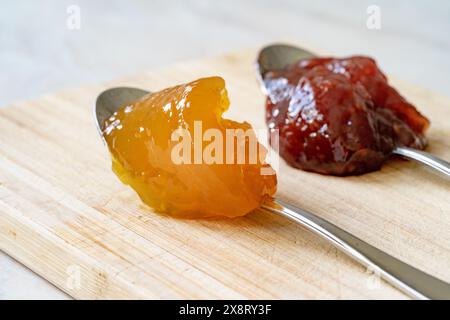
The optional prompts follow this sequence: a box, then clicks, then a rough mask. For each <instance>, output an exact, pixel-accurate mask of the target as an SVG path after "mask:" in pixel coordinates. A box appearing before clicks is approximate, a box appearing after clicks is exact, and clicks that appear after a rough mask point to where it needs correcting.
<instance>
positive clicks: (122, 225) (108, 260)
mask: <svg viewBox="0 0 450 320" xmlns="http://www.w3.org/2000/svg"><path fill="white" fill-rule="evenodd" d="M254 56H255V51H253V50H247V51H243V52H240V53H236V54H229V55H226V56H223V57H220V58H216V59H211V60H203V61H196V62H191V63H185V64H178V65H176V66H174V67H171V68H168V69H163V70H160V71H157V72H150V73H146V74H142V75H141V76H139V77H133V78H129V79H125V80H123V81H115V82H114V83H107V84H105V85H102V86H91V87H85V88H81V89H76V90H69V91H64V92H61V93H58V94H51V95H47V96H44V97H42V98H40V99H38V100H35V101H31V102H24V103H20V104H17V105H14V107H13V108H6V109H3V110H0V250H3V251H5V252H6V253H8V254H9V255H11V256H12V257H14V258H15V259H17V260H19V261H20V262H22V263H23V264H25V265H26V266H28V267H29V268H31V269H32V270H33V271H35V272H37V273H38V274H40V275H42V276H43V277H44V278H46V279H47V280H49V281H50V282H52V283H53V284H55V285H56V286H58V287H59V288H61V289H62V290H64V291H65V292H67V293H68V294H70V295H71V296H73V297H75V298H404V297H405V296H404V295H403V294H401V293H400V292H398V291H397V290H396V289H393V288H392V287H390V286H389V285H387V284H386V283H384V282H382V281H381V282H380V281H378V280H377V277H376V276H374V275H372V274H371V272H370V270H369V271H368V270H365V269H364V268H362V267H361V266H359V265H358V264H356V263H354V262H353V261H352V260H350V259H349V258H347V257H346V256H344V255H343V254H341V253H340V252H338V251H337V250H336V249H334V248H333V247H331V246H330V245H328V244H327V243H325V242H323V241H321V240H318V239H317V238H316V237H315V236H314V235H312V234H310V233H308V232H306V231H304V230H303V229H302V228H300V227H298V226H296V225H295V224H293V223H291V222H289V221H286V220H284V219H282V218H279V217H275V216H271V215H269V214H267V213H263V212H259V211H257V212H254V213H252V214H250V215H249V216H247V217H245V218H241V219H235V220H200V221H193V220H177V219H173V218H170V217H166V216H161V215H157V214H154V213H152V212H151V210H150V209H149V208H147V207H145V206H143V205H142V204H141V203H140V201H139V199H138V198H137V196H136V195H135V194H134V192H133V191H132V190H131V189H130V188H128V187H126V186H123V185H122V184H121V183H120V182H119V181H118V180H117V178H116V177H115V176H114V174H113V173H112V172H111V170H110V161H109V158H108V154H107V152H106V150H105V148H104V147H103V145H102V144H101V141H100V139H99V137H98V134H97V132H96V129H95V126H94V122H93V118H92V104H93V102H94V100H95V97H96V95H97V94H98V93H99V92H100V91H101V90H102V89H105V88H107V87H110V86H113V85H132V86H138V87H142V88H146V89H149V90H157V89H161V88H164V87H166V86H171V85H174V84H176V83H180V82H185V81H189V80H192V79H195V78H198V77H201V76H207V75H221V76H223V77H224V78H225V80H226V81H227V87H228V89H229V92H230V98H231V110H230V112H228V116H229V117H232V118H235V119H238V120H244V119H245V120H247V121H249V122H251V123H252V124H253V125H254V127H255V128H256V129H258V128H263V127H264V119H263V114H264V113H263V96H262V95H261V94H260V93H259V90H258V86H257V84H256V81H255V79H254V74H253V68H252V61H253V59H254ZM393 83H394V84H395V85H396V86H397V87H398V88H399V90H400V91H401V92H402V93H403V94H404V95H405V96H407V97H408V99H410V100H411V101H412V102H414V103H415V104H417V105H418V106H419V108H420V110H422V111H423V112H424V113H425V114H426V115H427V116H428V117H429V118H430V119H431V122H432V126H431V129H430V130H429V133H428V136H429V138H430V148H429V151H430V152H433V153H435V154H437V155H440V156H442V157H444V158H447V159H449V158H450V141H449V139H448V137H449V136H450V126H449V123H448V119H449V117H450V100H449V99H448V98H445V97H442V96H439V95H436V94H432V93H431V92H429V91H426V90H423V89H420V88H417V87H413V86H410V85H407V84H405V83H402V82H398V81H393ZM278 176H279V191H278V196H279V197H280V198H283V199H285V200H288V201H290V202H291V203H293V204H295V205H297V206H301V207H303V208H305V209H308V210H310V211H313V212H315V213H317V214H318V215H320V216H322V217H324V218H327V219H329V220H330V221H332V222H334V223H335V224H337V225H338V226H340V227H342V228H344V229H346V230H348V231H349V232H351V233H353V234H355V235H357V236H358V237H360V238H362V239H364V240H366V241H368V242H369V243H371V244H373V245H376V246H377V247H379V248H381V249H383V250H385V251H387V252H389V253H390V254H393V255H394V256H396V257H398V258H400V259H402V260H404V261H405V262H408V263H411V264H413V265H414V266H416V267H419V268H421V269H423V270H425V271H427V272H429V273H431V274H433V275H436V276H438V277H440V278H442V279H444V280H447V281H450V269H449V268H448V266H449V265H450V234H449V232H448V230H449V229H450V203H449V194H450V193H449V191H450V187H449V186H450V184H449V181H448V180H445V179H442V178H441V177H440V176H437V175H435V174H434V173H433V172H430V171H429V170H427V169H426V168H424V167H422V166H420V165H417V164H415V163H412V162H406V161H402V160H392V161H389V162H388V163H387V164H386V165H385V166H384V167H383V169H382V170H381V171H379V172H375V173H372V174H368V175H365V176H361V177H352V178H335V177H326V176H321V175H317V174H312V173H306V172H302V171H299V170H295V169H291V168H289V167H287V166H286V165H284V164H283V163H282V164H281V167H280V170H279V173H278ZM74 270H79V271H80V276H81V277H80V286H79V287H77V286H75V287H73V286H70V284H71V283H72V280H73V275H74V273H73V271H74Z"/></svg>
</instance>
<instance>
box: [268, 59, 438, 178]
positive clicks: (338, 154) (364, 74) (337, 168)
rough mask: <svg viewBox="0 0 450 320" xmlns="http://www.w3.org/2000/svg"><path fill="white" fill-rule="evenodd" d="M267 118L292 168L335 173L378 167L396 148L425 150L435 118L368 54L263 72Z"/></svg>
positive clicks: (320, 60) (270, 128) (307, 61)
mask: <svg viewBox="0 0 450 320" xmlns="http://www.w3.org/2000/svg"><path fill="white" fill-rule="evenodd" d="M264 81H265V84H266V88H267V91H268V97H267V104H266V106H267V109H266V121H267V125H268V127H269V130H276V129H278V130H279V134H280V141H279V149H280V150H279V151H280V155H281V156H282V157H283V158H284V159H285V160H286V161H287V162H288V163H289V164H290V165H292V166H294V167H297V168H301V169H304V170H308V171H315V172H319V173H323V174H332V175H352V174H362V173H365V172H370V171H374V170H377V169H379V168H380V166H381V165H382V163H383V161H385V160H386V159H387V158H388V157H389V155H390V154H391V153H392V151H393V149H394V148H395V147H396V146H408V147H413V148H418V149H423V148H424V147H425V146H426V138H425V136H424V131H425V129H426V128H427V127H428V125H429V121H428V120H427V119H426V118H425V117H424V116H423V115H421V114H420V113H419V112H418V111H417V110H416V108H415V107H414V106H413V105H412V104H410V103H409V102H407V101H406V100H405V99H404V98H403V97H402V96H401V95H400V94H399V93H398V92H397V91H396V90H395V89H394V88H392V87H391V86H390V85H389V84H388V82H387V79H386V76H385V75H384V74H383V73H382V72H381V71H380V69H378V66H377V64H376V63H375V61H374V60H373V59H371V58H368V57H359V56H356V57H350V58H344V59H333V58H316V59H307V60H301V61H299V62H298V63H296V64H294V65H292V66H291V67H290V68H288V69H286V70H283V71H276V72H269V73H267V74H266V75H265V76H264Z"/></svg>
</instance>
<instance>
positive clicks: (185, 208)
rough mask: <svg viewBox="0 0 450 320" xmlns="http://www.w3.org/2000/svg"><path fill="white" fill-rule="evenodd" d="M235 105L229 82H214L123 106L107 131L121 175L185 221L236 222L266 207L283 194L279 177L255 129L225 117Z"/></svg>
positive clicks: (150, 201) (202, 82)
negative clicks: (220, 219)
mask: <svg viewBox="0 0 450 320" xmlns="http://www.w3.org/2000/svg"><path fill="white" fill-rule="evenodd" d="M228 106H229V101H228V96H227V91H226V89H225V82H224V80H223V79H222V78H220V77H211V78H204V79H199V80H197V81H194V82H191V83H188V84H184V85H179V86H176V87H173V88H168V89H165V90H162V91H160V92H156V93H150V94H148V95H146V96H144V97H142V98H141V99H140V100H139V101H136V102H135V103H132V104H130V105H127V106H124V107H122V108H121V109H120V110H119V111H117V112H116V113H114V114H113V115H112V116H111V117H110V118H109V119H108V120H107V121H106V123H105V130H104V137H105V140H106V142H107V144H108V147H109V150H110V152H111V155H112V161H113V170H114V172H115V173H116V174H117V176H118V177H119V178H120V180H121V181H122V182H123V183H125V184H128V185H130V186H131V187H132V188H133V189H134V190H135V191H136V192H137V193H138V195H139V196H140V198H141V199H142V201H143V202H145V203H146V204H148V205H149V206H151V207H153V208H155V209H156V210H157V211H160V212H165V213H168V214H171V215H174V216H177V217H185V218H201V217H213V216H226V217H236V216H242V215H245V214H247V213H249V212H250V211H252V210H254V209H256V208H258V207H259V206H260V205H261V204H262V202H263V201H265V200H267V199H269V198H270V197H271V196H272V195H273V194H274V193H275V190H276V184H277V181H276V175H275V173H274V171H273V170H271V167H270V165H269V164H267V163H266V162H265V161H264V155H265V153H266V151H267V150H266V149H264V147H263V146H262V145H260V144H259V143H258V142H257V140H256V135H255V133H254V131H253V130H252V128H251V126H250V125H249V124H248V123H245V122H244V123H239V122H235V121H232V120H228V119H223V118H222V114H223V112H225V111H226V110H227V109H228ZM230 132H231V134H230ZM234 132H240V133H242V132H245V133H247V135H246V136H245V137H244V138H243V139H240V136H239V134H236V135H234V134H233V133H234ZM227 138H228V140H227ZM252 139H253V140H254V141H255V146H256V147H257V150H258V156H257V157H256V156H254V155H252V154H251V152H254V148H251V147H250V140H252ZM239 151H241V153H242V154H241V155H242V157H240V153H239ZM249 159H253V161H250V160H249Z"/></svg>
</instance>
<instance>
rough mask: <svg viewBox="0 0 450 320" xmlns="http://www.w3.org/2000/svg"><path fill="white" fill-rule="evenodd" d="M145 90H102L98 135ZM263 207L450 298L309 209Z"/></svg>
mask: <svg viewBox="0 0 450 320" xmlns="http://www.w3.org/2000/svg"><path fill="white" fill-rule="evenodd" d="M147 93H148V92H147V91H144V90H141V89H136V88H125V87H123V88H113V89H108V90H106V91H104V92H102V93H101V94H100V95H99V96H98V98H97V101H96V104H95V108H94V116H95V119H96V124H97V128H98V131H99V133H100V135H101V137H102V138H103V125H104V123H105V120H106V119H108V118H109V117H110V116H111V115H112V114H113V113H114V112H115V111H117V110H118V109H119V108H120V107H122V106H126V105H127V104H129V103H132V102H134V101H137V100H138V99H139V98H141V97H142V96H143V95H145V94H147ZM103 141H104V140H103ZM262 209H264V210H266V211H269V212H271V213H275V214H278V215H281V216H284V217H287V218H289V219H291V220H293V221H295V222H297V223H299V224H300V225H302V226H303V227H305V228H306V229H308V230H310V231H312V232H313V233H315V234H317V235H319V236H320V237H322V238H324V239H325V240H328V241H329V242H330V243H331V244H333V245H334V246H336V247H337V248H338V249H340V250H342V251H343V252H345V253H346V254H348V255H349V256H350V257H352V258H354V259H355V260H356V261H359V262H360V263H361V264H363V265H364V266H366V267H368V268H370V270H371V271H372V272H374V273H375V274H379V275H380V276H382V277H383V278H384V279H386V280H387V281H388V282H390V283H391V284H392V285H394V286H395V287H397V288H399V289H400V290H402V291H403V292H405V293H406V294H408V295H410V296H411V297H413V298H418V299H450V285H449V284H447V283H446V282H443V281H441V280H439V279H437V278H434V277H432V276H430V275H428V274H426V273H424V272H422V271H420V270H418V269H416V268H414V267H412V266H410V265H408V264H406V263H404V262H401V261H400V260H398V259H396V258H394V257H392V256H390V255H388V254H387V253H385V252H383V251H381V250H378V249H377V248H375V247H373V246H371V245H370V244H368V243H366V242H364V241H362V240H361V239H358V238H357V237H355V236H353V235H351V234H349V233H348V232H346V231H344V230H342V229H340V228H339V227H337V226H335V225H333V224H331V223H330V222H328V221H326V220H324V219H322V218H320V217H318V216H315V215H314V214H312V213H309V212H306V211H304V210H302V209H300V208H297V207H294V206H291V205H289V204H287V203H285V202H284V201H282V200H279V199H274V200H273V201H269V202H267V203H265V204H263V205H262Z"/></svg>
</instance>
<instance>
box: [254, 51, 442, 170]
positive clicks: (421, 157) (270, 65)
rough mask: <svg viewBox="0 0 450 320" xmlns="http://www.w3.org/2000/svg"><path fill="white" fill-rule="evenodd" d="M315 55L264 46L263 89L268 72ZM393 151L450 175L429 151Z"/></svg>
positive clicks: (258, 64) (258, 63)
mask: <svg viewBox="0 0 450 320" xmlns="http://www.w3.org/2000/svg"><path fill="white" fill-rule="evenodd" d="M314 57H317V56H316V55H314V54H313V53H311V52H309V51H306V50H304V49H301V48H298V47H294V46H290V45H284V44H274V45H270V46H267V47H264V48H263V49H262V50H261V51H260V52H259V55H258V59H257V61H256V68H257V72H256V76H257V78H258V81H259V83H260V85H261V90H262V91H263V92H264V93H265V94H268V92H267V89H266V86H265V83H264V75H265V74H266V72H268V71H274V70H283V69H285V68H286V67H288V66H290V65H292V64H294V63H295V62H297V61H299V60H301V59H308V58H314ZM392 153H393V154H395V155H399V156H402V157H404V158H408V159H412V160H416V161H418V162H420V163H423V164H425V165H427V166H429V167H431V168H433V169H435V170H437V171H439V172H441V173H443V174H445V175H447V176H449V177H450V163H449V162H447V161H445V160H442V159H439V158H438V157H436V156H434V155H432V154H430V153H428V152H424V151H420V150H416V149H413V148H408V147H396V148H395V149H394V150H393V151H392Z"/></svg>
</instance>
